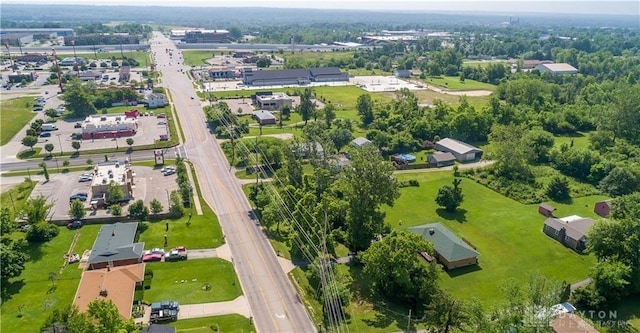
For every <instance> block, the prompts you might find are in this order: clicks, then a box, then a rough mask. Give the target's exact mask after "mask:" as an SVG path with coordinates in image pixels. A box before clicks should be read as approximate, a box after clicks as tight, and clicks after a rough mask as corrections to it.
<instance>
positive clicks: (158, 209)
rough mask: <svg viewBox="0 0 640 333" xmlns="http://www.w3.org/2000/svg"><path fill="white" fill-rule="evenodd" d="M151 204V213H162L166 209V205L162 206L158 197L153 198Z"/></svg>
mask: <svg viewBox="0 0 640 333" xmlns="http://www.w3.org/2000/svg"><path fill="white" fill-rule="evenodd" d="M149 206H150V207H151V214H153V215H158V214H160V213H162V211H163V210H164V207H162V204H161V203H160V201H158V199H155V198H154V199H153V200H151V202H150V203H149Z"/></svg>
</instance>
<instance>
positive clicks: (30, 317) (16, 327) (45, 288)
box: [0, 225, 100, 333]
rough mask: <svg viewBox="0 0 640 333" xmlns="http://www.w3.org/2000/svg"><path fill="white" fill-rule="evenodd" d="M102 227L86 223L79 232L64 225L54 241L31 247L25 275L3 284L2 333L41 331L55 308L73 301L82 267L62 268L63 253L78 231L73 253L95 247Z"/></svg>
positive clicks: (75, 265) (70, 266)
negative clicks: (53, 279) (52, 275)
mask: <svg viewBox="0 0 640 333" xmlns="http://www.w3.org/2000/svg"><path fill="white" fill-rule="evenodd" d="M99 229H100V225H86V226H83V227H82V228H81V229H79V230H77V231H75V230H73V231H72V230H68V229H67V228H60V234H59V235H58V236H57V237H56V238H54V239H53V240H51V241H50V242H47V243H43V244H35V245H31V246H30V247H29V249H28V251H27V253H28V254H29V256H30V258H31V259H30V260H29V262H27V264H26V265H25V270H24V271H23V272H22V275H20V276H19V277H17V278H13V279H10V280H9V283H8V284H6V285H3V286H2V289H3V291H2V307H1V308H0V309H1V311H2V314H3V315H2V323H1V324H0V325H1V326H0V330H1V331H2V332H16V333H20V332H25V333H31V332H38V330H39V328H40V326H41V325H42V324H43V323H44V320H45V319H46V318H47V316H48V315H50V314H51V312H52V311H53V309H55V308H61V307H64V306H66V305H68V304H71V302H73V297H74V295H75V292H76V289H77V287H78V283H80V276H81V274H82V270H80V269H78V264H77V263H76V264H70V265H69V266H67V267H66V268H64V270H62V271H61V267H62V264H63V255H64V254H65V253H67V251H69V246H70V245H71V241H72V240H73V238H74V235H75V234H76V232H77V233H78V234H79V236H78V239H77V242H76V245H75V247H74V248H73V249H72V250H71V252H72V253H82V252H83V251H84V250H86V249H91V247H92V246H93V242H94V240H95V236H96V234H97V233H98V230H99ZM16 233H20V232H16ZM17 236H20V235H17ZM49 272H53V273H56V274H57V275H58V280H56V281H55V287H53V285H52V282H51V281H50V280H49Z"/></svg>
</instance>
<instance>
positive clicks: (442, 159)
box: [427, 151, 456, 168]
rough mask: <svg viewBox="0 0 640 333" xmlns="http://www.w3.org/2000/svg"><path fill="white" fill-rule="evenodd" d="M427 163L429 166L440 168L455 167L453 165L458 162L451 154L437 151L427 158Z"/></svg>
mask: <svg viewBox="0 0 640 333" xmlns="http://www.w3.org/2000/svg"><path fill="white" fill-rule="evenodd" d="M427 161H428V162H429V164H431V165H434V166H436V167H438V168H439V167H443V166H447V165H453V163H455V162H456V157H455V156H453V154H451V153H445V152H441V151H437V152H435V153H433V154H430V155H429V156H427Z"/></svg>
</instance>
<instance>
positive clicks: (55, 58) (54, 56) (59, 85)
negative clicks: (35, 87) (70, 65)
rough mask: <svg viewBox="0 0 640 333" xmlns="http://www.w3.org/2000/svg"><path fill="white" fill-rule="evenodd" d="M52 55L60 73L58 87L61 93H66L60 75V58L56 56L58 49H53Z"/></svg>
mask: <svg viewBox="0 0 640 333" xmlns="http://www.w3.org/2000/svg"><path fill="white" fill-rule="evenodd" d="M51 50H52V55H53V63H54V64H55V66H56V70H57V71H58V87H60V93H63V92H64V89H62V76H61V75H60V66H58V56H57V55H56V49H55V48H52V49H51Z"/></svg>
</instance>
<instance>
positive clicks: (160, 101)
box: [144, 93, 167, 109]
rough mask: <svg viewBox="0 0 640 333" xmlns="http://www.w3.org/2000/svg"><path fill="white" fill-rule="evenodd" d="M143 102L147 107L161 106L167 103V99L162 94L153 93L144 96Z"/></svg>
mask: <svg viewBox="0 0 640 333" xmlns="http://www.w3.org/2000/svg"><path fill="white" fill-rule="evenodd" d="M144 103H145V104H147V107H148V108H149V109H155V108H161V107H164V106H165V105H167V101H166V100H165V98H164V94H159V93H153V94H149V95H147V96H146V97H145V99H144Z"/></svg>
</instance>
